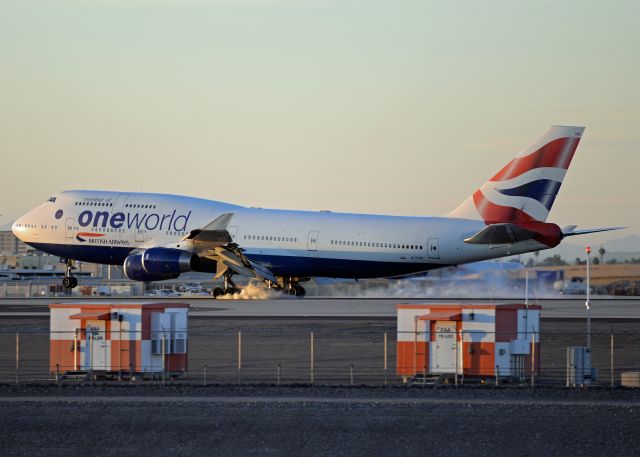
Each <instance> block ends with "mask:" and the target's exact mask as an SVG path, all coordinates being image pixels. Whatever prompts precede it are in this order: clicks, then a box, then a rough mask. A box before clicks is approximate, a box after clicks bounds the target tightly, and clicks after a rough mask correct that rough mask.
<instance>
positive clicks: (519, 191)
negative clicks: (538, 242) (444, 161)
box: [448, 125, 584, 225]
mask: <svg viewBox="0 0 640 457" xmlns="http://www.w3.org/2000/svg"><path fill="white" fill-rule="evenodd" d="M583 131H584V127H572V126H558V125H554V126H552V127H550V128H549V129H547V131H546V132H544V133H543V134H542V135H541V136H540V137H539V138H538V139H537V140H536V141H534V142H533V143H532V144H531V145H529V146H528V147H527V148H525V150H524V151H523V152H522V153H521V154H520V155H518V156H517V157H516V158H515V159H513V160H512V161H511V162H509V163H508V164H507V165H506V166H505V167H504V168H503V169H502V170H500V171H499V172H498V173H497V174H496V175H495V176H494V177H493V178H491V179H490V180H489V181H487V182H486V183H485V184H484V185H483V186H482V187H480V188H479V189H478V190H476V191H475V192H474V194H473V195H472V196H471V197H469V198H468V199H467V200H466V201H465V202H464V203H462V204H461V205H460V206H458V207H457V208H456V209H455V210H453V211H452V212H451V213H449V215H448V216H449V217H455V218H460V219H472V220H482V221H484V222H485V223H486V224H487V225H490V224H497V223H505V222H507V223H508V222H511V223H513V222H515V223H530V222H544V221H546V220H547V217H548V216H549V211H551V207H552V205H553V202H554V201H555V199H556V196H557V195H558V191H559V190H560V186H561V185H562V181H563V180H564V176H565V174H566V173H567V169H568V168H569V165H570V164H571V159H573V155H574V154H575V152H576V148H577V147H578V143H579V142H580V138H581V137H582V132H583Z"/></svg>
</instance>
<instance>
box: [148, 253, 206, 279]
mask: <svg viewBox="0 0 640 457" xmlns="http://www.w3.org/2000/svg"><path fill="white" fill-rule="evenodd" d="M197 262H198V256H197V255H195V254H192V253H190V252H186V251H182V250H180V249H172V248H149V249H145V251H144V252H143V253H142V268H144V270H145V271H146V272H147V273H152V274H157V275H179V274H180V273H184V272H187V271H192V270H193V269H194V268H195V267H196V266H197Z"/></svg>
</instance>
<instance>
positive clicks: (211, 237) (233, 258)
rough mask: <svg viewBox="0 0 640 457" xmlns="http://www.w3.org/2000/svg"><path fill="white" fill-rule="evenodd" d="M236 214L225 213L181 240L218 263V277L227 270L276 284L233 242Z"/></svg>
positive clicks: (261, 266) (271, 277)
mask: <svg viewBox="0 0 640 457" xmlns="http://www.w3.org/2000/svg"><path fill="white" fill-rule="evenodd" d="M232 219H233V213H224V214H221V215H220V216H218V217H217V218H215V219H214V220H213V221H211V222H210V223H208V224H207V225H206V226H204V227H203V228H201V229H195V230H192V231H191V232H190V233H189V234H188V235H187V236H185V237H184V238H183V239H182V241H183V242H184V243H185V244H186V245H187V246H189V248H190V250H191V251H192V252H195V253H196V254H198V256H200V257H204V258H206V259H209V260H213V261H215V262H217V264H218V267H217V274H216V278H219V277H221V276H222V275H223V274H225V273H226V272H227V271H228V270H231V271H232V272H233V273H235V274H239V275H241V276H247V277H249V278H256V279H259V280H261V281H272V282H276V281H277V279H276V277H275V275H274V274H273V273H272V272H271V271H270V270H269V269H268V268H267V267H265V266H264V265H260V264H258V263H256V262H253V261H252V260H249V259H248V258H247V257H246V256H245V255H244V249H242V247H241V246H239V245H238V244H236V243H234V242H233V238H232V237H231V234H230V233H229V231H228V227H229V224H230V222H231V220H232Z"/></svg>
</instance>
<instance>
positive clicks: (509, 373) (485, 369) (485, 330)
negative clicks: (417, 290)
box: [397, 304, 542, 379]
mask: <svg viewBox="0 0 640 457" xmlns="http://www.w3.org/2000/svg"><path fill="white" fill-rule="evenodd" d="M541 309H542V308H541V307H540V306H536V305H530V306H525V305H524V304H513V305H485V304H477V305H476V304H441V305H440V304H437V305H397V316H398V319H397V321H398V337H397V374H398V375H399V376H402V377H403V378H405V379H407V378H409V377H413V376H415V375H419V374H429V375H433V374H442V375H446V374H451V375H456V374H457V375H461V376H468V377H482V378H487V377H499V378H503V377H509V378H523V377H524V376H527V375H530V374H531V372H532V370H533V371H534V372H535V373H538V372H539V370H540V363H539V360H540V342H539V335H540V311H541ZM532 359H534V360H533V363H532Z"/></svg>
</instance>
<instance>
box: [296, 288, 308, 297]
mask: <svg viewBox="0 0 640 457" xmlns="http://www.w3.org/2000/svg"><path fill="white" fill-rule="evenodd" d="M306 293H307V291H306V290H304V287H302V286H297V287H296V295H297V296H298V297H304V296H305V294H306Z"/></svg>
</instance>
